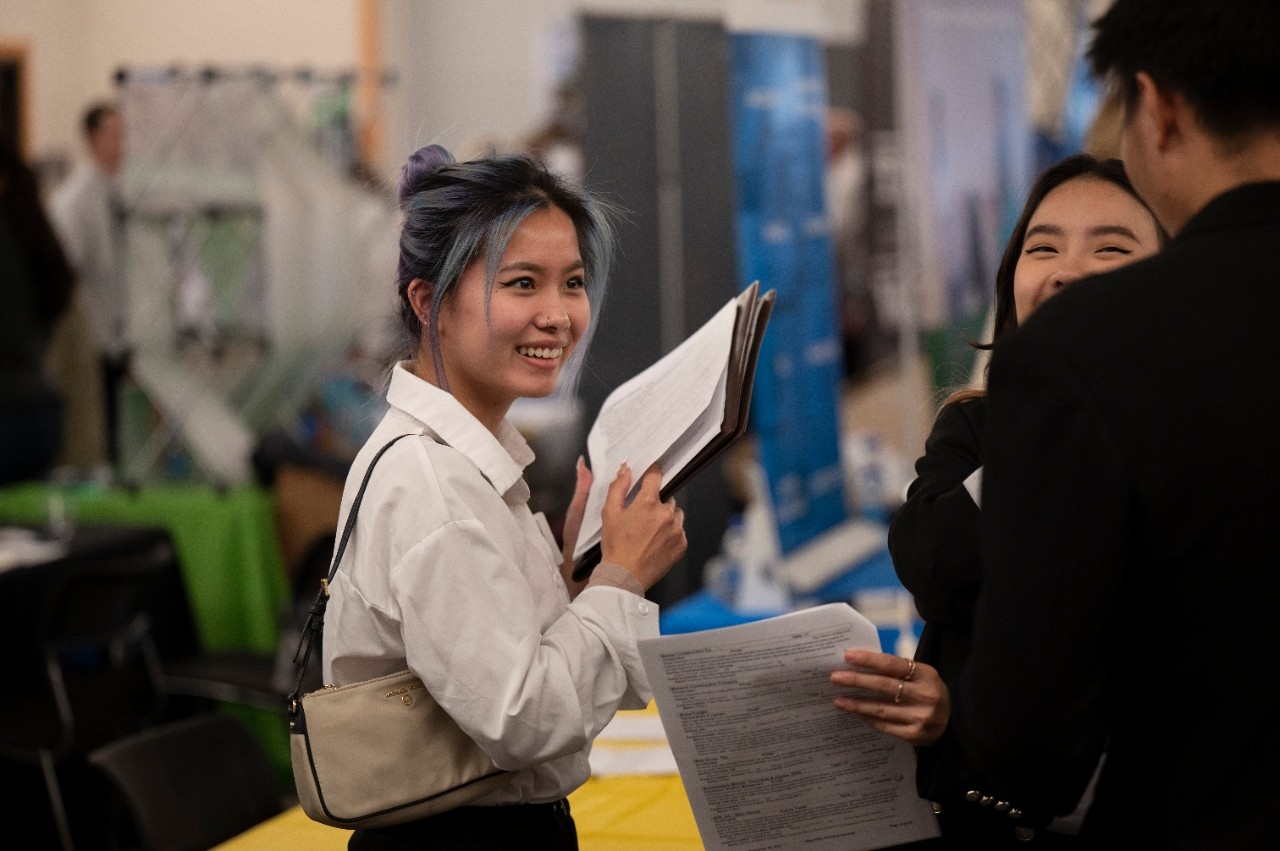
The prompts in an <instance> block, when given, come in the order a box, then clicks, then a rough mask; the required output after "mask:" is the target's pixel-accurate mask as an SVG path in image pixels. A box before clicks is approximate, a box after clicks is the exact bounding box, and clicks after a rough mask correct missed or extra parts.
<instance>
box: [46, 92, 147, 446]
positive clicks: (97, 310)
mask: <svg viewBox="0 0 1280 851" xmlns="http://www.w3.org/2000/svg"><path fill="white" fill-rule="evenodd" d="M81 130H82V133H83V138H84V143H85V150H86V153H87V155H88V156H87V158H86V159H84V160H82V161H81V162H80V163H79V164H78V165H77V166H76V168H75V170H73V171H72V173H71V175H70V176H69V177H68V178H67V179H66V181H65V182H64V183H63V184H62V185H61V186H59V187H58V188H57V190H56V191H55V192H54V195H53V198H52V202H51V205H50V206H51V213H52V215H53V221H54V225H55V226H56V228H57V231H58V235H59V237H60V238H61V240H62V244H63V246H64V247H65V249H66V252H67V256H68V258H69V259H70V261H71V265H72V267H73V268H74V269H75V271H76V276H77V279H78V281H79V287H78V293H77V297H78V299H79V302H80V304H79V305H78V307H79V308H80V309H81V310H82V311H83V316H84V317H85V318H86V319H87V320H88V330H89V332H90V334H91V340H92V345H93V347H94V349H95V350H96V353H97V360H98V363H99V367H100V371H101V377H100V379H99V384H100V387H101V390H100V391H96V392H94V393H92V394H90V395H89V396H88V398H90V399H92V398H94V397H95V396H97V397H98V398H100V400H101V404H102V409H101V412H100V414H97V412H93V411H88V412H85V413H84V414H83V415H82V416H83V417H84V418H87V419H88V422H87V425H86V426H85V428H86V429H88V430H89V434H88V435H86V437H87V439H93V438H94V437H96V436H97V434H96V431H94V430H93V426H94V425H95V423H94V422H93V418H94V416H95V414H97V416H99V417H100V418H102V419H103V426H104V427H105V430H106V433H105V451H106V459H105V460H108V461H110V462H114V461H116V460H118V451H119V446H118V440H119V410H118V405H119V395H120V385H121V382H122V381H123V380H124V378H125V376H126V375H127V374H128V368H129V348H128V344H127V341H126V338H125V316H126V310H127V298H128V292H127V288H126V286H125V279H124V221H123V216H124V206H123V203H122V201H121V196H120V185H119V176H120V171H121V168H122V167H123V165H124V158H125V145H124V142H125V139H124V121H123V119H122V117H121V114H120V110H119V108H118V107H117V106H116V105H114V104H112V103H107V102H102V103H95V104H92V105H91V106H90V107H89V108H88V109H87V110H86V111H85V113H84V117H83V119H82V126H81ZM79 330H80V329H73V330H72V331H71V333H72V335H73V336H74V335H75V334H76V332H77V331H79ZM65 342H66V344H67V345H75V344H76V343H79V344H81V345H83V343H84V341H82V340H69V341H65ZM61 343H62V341H60V344H61ZM63 375H64V380H68V379H69V377H66V372H65V371H64V372H63ZM80 378H84V377H83V376H80ZM76 422H78V419H77V418H76V417H73V423H72V429H73V431H72V435H73V439H79V438H78V436H77V435H78V433H79V429H78V427H77V425H76Z"/></svg>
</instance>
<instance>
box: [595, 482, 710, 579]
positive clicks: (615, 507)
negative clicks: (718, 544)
mask: <svg viewBox="0 0 1280 851" xmlns="http://www.w3.org/2000/svg"><path fill="white" fill-rule="evenodd" d="M661 487H662V470H660V469H658V465H657V464H655V465H653V466H652V467H650V468H649V469H648V470H647V471H645V474H644V478H642V479H641V480H640V491H639V493H637V494H636V497H635V499H633V500H632V501H631V504H630V505H627V504H626V499H627V491H628V490H630V489H631V468H630V467H628V466H627V465H626V464H623V465H622V467H621V468H620V469H619V470H618V475H617V477H616V478H615V479H614V480H613V482H612V483H611V484H610V485H609V493H608V495H607V496H606V497H605V500H604V509H603V511H602V512H601V518H600V519H601V526H602V528H601V533H600V558H601V560H602V561H608V562H613V563H614V564H617V565H621V566H622V567H625V568H626V569H627V570H629V571H631V573H632V575H633V576H635V578H636V579H638V580H639V581H640V584H641V585H643V586H644V588H645V590H646V591H647V590H648V589H650V588H652V587H653V586H654V583H656V582H657V581H658V580H659V579H661V578H662V577H664V576H666V574H667V571H668V570H670V569H671V566H672V565H673V564H675V563H676V562H677V561H678V560H679V559H680V557H681V556H682V555H684V551H685V549H686V548H687V547H688V546H689V542H688V540H687V539H686V538H685V535H684V511H683V510H682V509H681V508H680V507H679V506H677V505H676V501H675V500H674V499H668V500H667V501H666V502H663V501H662V499H661V498H660V496H659V492H660V490H661Z"/></svg>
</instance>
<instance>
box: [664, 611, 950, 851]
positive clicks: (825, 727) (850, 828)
mask: <svg viewBox="0 0 1280 851" xmlns="http://www.w3.org/2000/svg"><path fill="white" fill-rule="evenodd" d="M851 647H855V648H863V649H870V650H879V649H880V639H879V635H878V633H877V632H876V628H875V626H874V625H873V624H872V623H871V621H869V620H867V619H866V618H865V617H863V616H862V615H861V614H859V613H858V612H857V611H855V610H854V609H853V608H852V607H851V606H849V605H848V604H847V603H830V604H827V605H822V606H816V607H814V608H810V609H804V610H801V611H798V612H791V613H789V614H785V615H780V616H778V617H774V618H769V619H767V620H760V621H755V622H752V623H748V624H743V625H740V626H730V627H723V628H721V629H709V630H704V631H702V632H691V633H683V634H678V635H668V636H661V637H659V638H650V639H644V640H642V641H641V642H640V658H641V659H642V660H643V662H644V667H645V671H646V672H647V673H648V675H649V683H650V685H651V686H652V688H653V695H654V702H655V703H656V704H657V706H658V715H659V717H660V718H661V719H662V726H663V729H664V730H665V731H666V734H667V740H668V741H669V742H670V744H671V750H672V752H673V753H674V755H675V760H676V766H677V767H678V768H679V770H680V777H681V780H683V782H684V787H685V791H686V792H687V793H688V796H689V805H690V807H691V809H692V810H693V817H694V821H695V822H696V823H697V825H698V832H699V833H700V834H701V836H702V842H703V844H704V845H705V846H706V848H707V849H709V851H721V849H726V850H727V849H732V851H765V849H787V848H804V849H808V851H863V849H874V848H886V847H889V846H893V845H899V844H902V843H906V842H914V841H916V840H919V839H928V838H930V837H933V836H937V835H938V826H937V819H936V817H935V816H934V814H933V808H932V806H931V805H930V804H929V803H928V802H927V801H924V800H922V799H921V798H920V797H919V796H918V795H917V794H916V786H915V766H916V759H915V752H914V750H913V749H912V747H911V746H910V745H908V744H907V743H906V742H904V741H902V740H901V739H896V738H893V737H892V736H888V735H885V734H884V733H881V732H879V731H877V730H874V729H872V728H871V727H869V726H867V725H866V724H865V723H863V721H862V720H861V719H860V718H858V717H857V716H856V715H851V714H849V713H846V712H842V711H840V710H839V709H837V708H836V707H835V704H834V698H835V696H836V695H837V694H838V693H839V692H840V691H841V689H839V688H838V687H836V686H834V685H832V684H831V681H830V674H831V672H832V671H834V670H836V669H837V668H841V667H844V665H845V662H844V650H845V649H846V648H851Z"/></svg>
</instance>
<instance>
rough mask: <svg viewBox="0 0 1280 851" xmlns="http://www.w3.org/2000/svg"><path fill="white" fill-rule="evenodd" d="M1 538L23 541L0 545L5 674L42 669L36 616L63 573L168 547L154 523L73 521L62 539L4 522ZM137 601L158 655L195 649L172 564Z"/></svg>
mask: <svg viewBox="0 0 1280 851" xmlns="http://www.w3.org/2000/svg"><path fill="white" fill-rule="evenodd" d="M3 537H4V539H5V540H6V541H8V542H26V544H27V546H25V547H17V546H14V547H8V546H6V547H5V549H4V552H5V555H6V558H5V559H4V561H3V565H4V566H3V569H0V647H3V648H4V650H5V662H6V664H7V671H6V673H7V676H8V677H9V678H11V679H12V678H14V677H19V678H21V677H23V676H25V675H26V674H27V673H29V672H35V671H38V670H40V669H42V667H43V661H42V653H43V647H42V643H41V630H42V627H43V624H42V618H43V617H44V615H45V611H46V609H47V607H48V605H49V602H50V600H51V599H52V597H53V595H54V594H55V593H56V591H57V589H58V588H59V587H60V585H61V583H62V582H63V581H64V580H65V579H66V578H67V576H68V575H70V574H71V573H73V572H74V571H77V570H80V571H83V570H92V569H93V566H94V564H95V563H96V562H98V561H108V560H112V559H116V558H128V557H132V556H143V555H145V554H147V553H152V552H155V551H156V548H158V547H162V548H165V551H166V552H167V548H168V547H169V546H170V544H171V538H170V536H169V533H168V532H167V531H165V530H164V529H163V528H160V527H157V526H81V527H78V528H77V529H76V530H75V532H74V533H73V534H71V535H70V537H69V538H68V539H67V540H65V541H48V540H43V539H42V537H41V536H40V535H39V534H38V533H37V532H36V531H35V530H33V529H29V528H14V527H5V535H4V536H3ZM19 550H21V552H22V553H25V555H22V557H20V558H17V559H16V563H15V561H14V560H12V559H11V558H10V557H13V556H17V555H19V554H20V553H19ZM141 605H142V606H143V607H144V609H145V610H146V612H147V613H148V615H149V616H150V619H151V630H152V634H153V635H154V637H155V640H156V646H157V648H158V649H159V650H160V652H161V654H162V655H163V656H166V657H171V658H173V657H177V656H180V655H182V654H184V653H187V652H189V651H191V650H193V649H194V648H195V646H196V633H195V625H194V623H193V622H192V618H191V608H190V606H189V605H188V604H187V599H186V587H185V585H184V583H183V578H182V574H181V572H180V571H179V569H178V566H177V563H176V562H173V563H172V564H171V567H170V569H168V570H165V571H163V572H162V573H161V574H160V575H159V576H158V577H157V579H156V581H155V583H154V585H153V586H148V588H147V590H146V592H145V594H144V598H143V599H142V601H141Z"/></svg>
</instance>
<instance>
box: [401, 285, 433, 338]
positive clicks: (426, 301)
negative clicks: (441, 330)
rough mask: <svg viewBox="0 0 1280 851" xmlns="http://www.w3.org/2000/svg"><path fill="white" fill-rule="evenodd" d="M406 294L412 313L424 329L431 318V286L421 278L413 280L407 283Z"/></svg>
mask: <svg viewBox="0 0 1280 851" xmlns="http://www.w3.org/2000/svg"><path fill="white" fill-rule="evenodd" d="M406 293H407V295H408V296H409V304H410V305H412V306H413V312H414V313H415V314H416V315H417V317H418V321H419V322H421V323H422V327H424V328H425V327H426V326H427V324H428V322H429V320H430V318H431V284H429V283H428V282H426V281H424V280H422V279H421V278H414V279H413V280H412V281H410V282H409V286H408V288H407V290H406Z"/></svg>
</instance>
